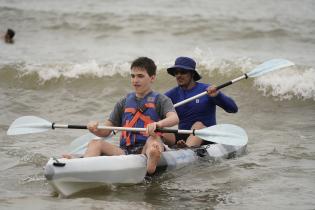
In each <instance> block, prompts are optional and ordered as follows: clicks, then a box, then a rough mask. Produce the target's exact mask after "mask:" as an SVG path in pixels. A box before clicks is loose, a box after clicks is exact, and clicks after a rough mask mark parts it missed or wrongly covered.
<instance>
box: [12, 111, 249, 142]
mask: <svg viewBox="0 0 315 210" xmlns="http://www.w3.org/2000/svg"><path fill="white" fill-rule="evenodd" d="M55 128H68V129H87V127H86V126H85V125H65V124H56V123H51V122H49V121H47V120H45V119H42V118H39V117H35V116H24V117H20V118H18V119H16V120H15V121H14V122H13V123H12V124H11V126H10V127H9V129H8V131H7V135H20V134H29V133H39V132H44V131H47V130H49V129H55ZM98 128H99V129H108V130H119V131H133V132H145V131H146V129H145V128H126V127H113V126H98ZM157 131H158V132H164V133H181V134H194V135H195V136H198V137H200V138H202V139H203V140H205V141H210V142H214V143H219V144H226V145H234V146H243V145H245V144H246V143H247V140H248V138H247V135H246V132H245V131H244V130H243V129H242V128H240V127H238V126H236V125H231V124H220V125H214V126H211V127H208V128H203V129H200V130H177V129H170V128H163V129H157Z"/></svg>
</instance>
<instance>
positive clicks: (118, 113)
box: [108, 94, 176, 126]
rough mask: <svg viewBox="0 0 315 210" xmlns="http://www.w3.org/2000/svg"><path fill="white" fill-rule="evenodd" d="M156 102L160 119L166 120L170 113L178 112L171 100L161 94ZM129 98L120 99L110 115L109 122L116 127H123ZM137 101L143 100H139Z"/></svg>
mask: <svg viewBox="0 0 315 210" xmlns="http://www.w3.org/2000/svg"><path fill="white" fill-rule="evenodd" d="M157 97H158V98H157V100H156V112H157V114H158V115H159V117H160V119H164V118H166V114H167V113H168V112H176V111H175V108H174V105H173V103H172V101H171V99H170V98H169V97H167V96H165V95H163V94H159V95H158V96H157ZM126 99H127V96H125V97H124V98H122V99H120V101H118V102H117V103H116V105H115V107H114V110H113V111H112V112H111V113H110V116H109V119H108V120H109V121H111V122H112V123H113V125H114V126H122V117H123V114H124V111H125V104H126ZM137 100H141V99H138V98H137Z"/></svg>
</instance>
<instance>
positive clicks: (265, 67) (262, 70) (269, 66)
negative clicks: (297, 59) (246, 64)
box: [247, 59, 294, 77]
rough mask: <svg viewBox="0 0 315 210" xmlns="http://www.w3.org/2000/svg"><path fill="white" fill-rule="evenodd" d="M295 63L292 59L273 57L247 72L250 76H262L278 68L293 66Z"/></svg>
mask: <svg viewBox="0 0 315 210" xmlns="http://www.w3.org/2000/svg"><path fill="white" fill-rule="evenodd" d="M293 65H294V63H293V62H291V61H288V60H286V59H272V60H269V61H266V62H264V63H262V64H260V65H259V66H257V67H256V68H255V69H254V70H252V71H251V72H249V73H247V76H248V77H258V76H261V75H263V74H266V73H268V72H271V71H274V70H277V69H281V68H284V67H289V66H293Z"/></svg>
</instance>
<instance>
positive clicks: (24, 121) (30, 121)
mask: <svg viewBox="0 0 315 210" xmlns="http://www.w3.org/2000/svg"><path fill="white" fill-rule="evenodd" d="M51 128H52V123H51V122H48V121H47V120H44V119H42V118H39V117H35V116H24V117H20V118H18V119H16V120H15V121H14V122H13V123H12V124H11V126H10V127H9V129H8V131H7V135H20V134H28V133H39V132H44V131H47V130H48V129H51Z"/></svg>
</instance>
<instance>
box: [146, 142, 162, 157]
mask: <svg viewBox="0 0 315 210" xmlns="http://www.w3.org/2000/svg"><path fill="white" fill-rule="evenodd" d="M160 147H161V146H160V144H159V143H158V142H152V143H151V145H150V147H149V148H148V150H149V154H150V155H152V156H160V154H161V152H162V151H161V149H160Z"/></svg>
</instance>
